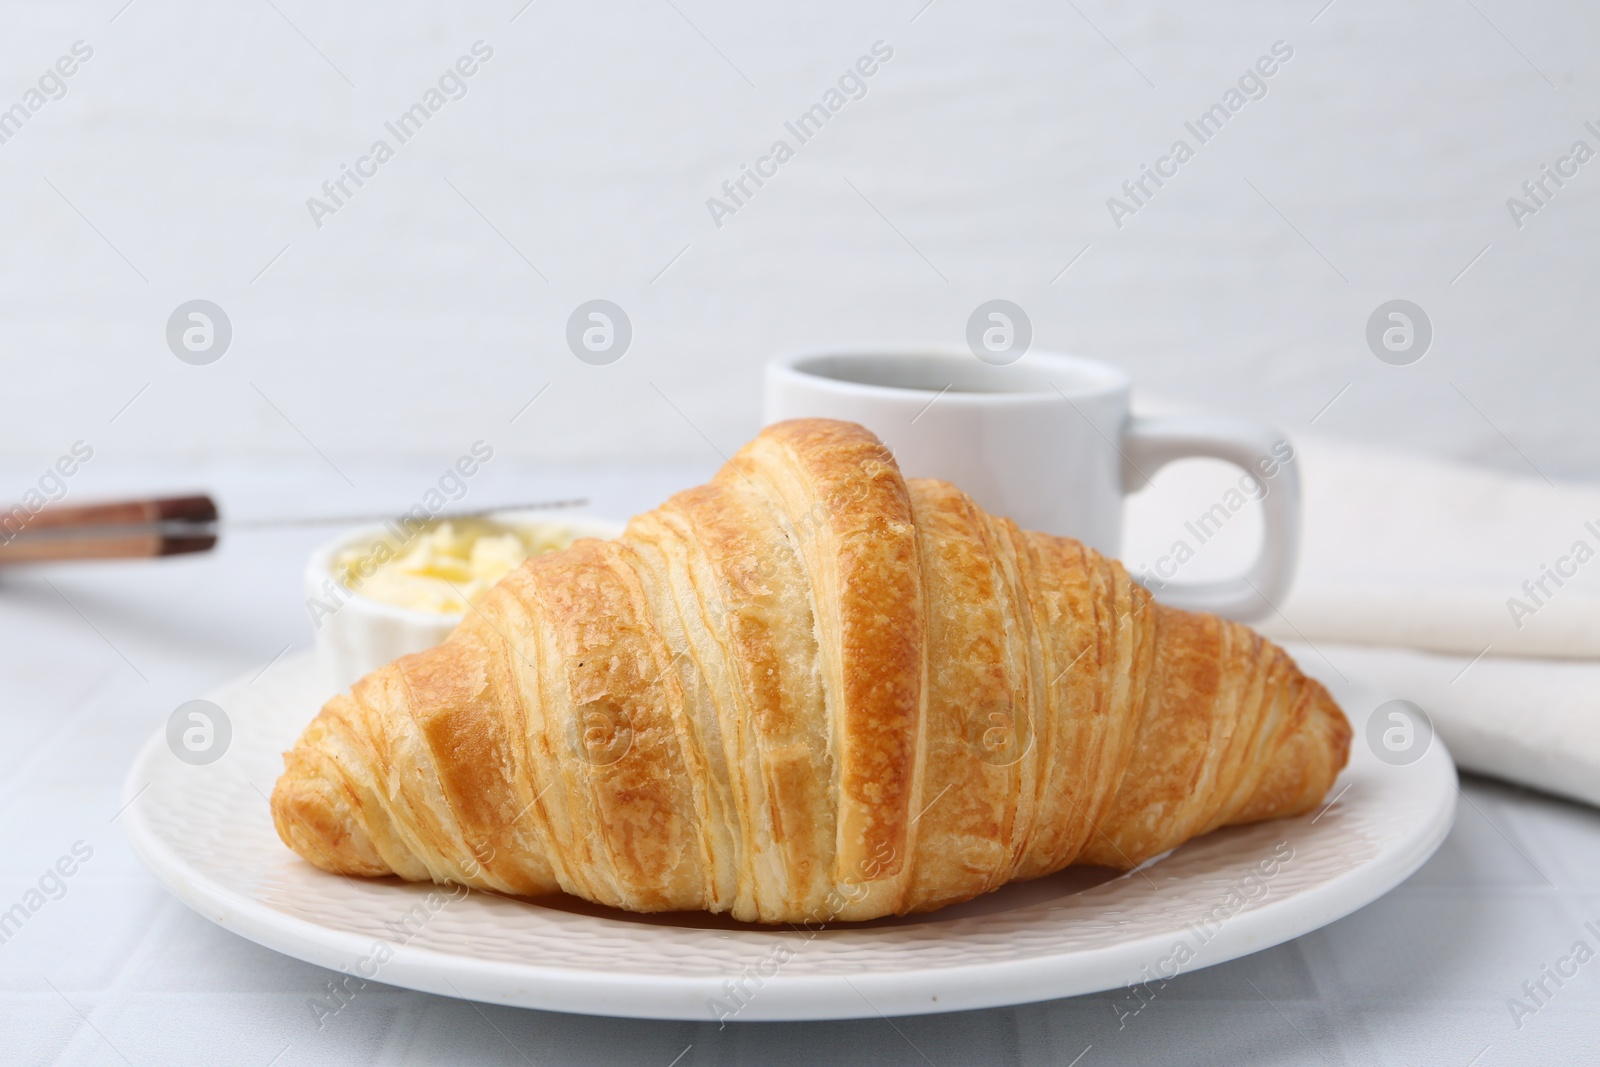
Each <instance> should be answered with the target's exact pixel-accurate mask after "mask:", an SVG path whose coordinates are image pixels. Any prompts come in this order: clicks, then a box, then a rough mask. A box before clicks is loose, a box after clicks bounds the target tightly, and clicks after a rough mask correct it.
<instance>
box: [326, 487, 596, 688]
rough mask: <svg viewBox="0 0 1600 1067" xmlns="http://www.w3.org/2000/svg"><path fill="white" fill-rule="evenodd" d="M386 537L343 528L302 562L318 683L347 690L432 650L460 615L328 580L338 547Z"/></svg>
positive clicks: (546, 523)
mask: <svg viewBox="0 0 1600 1067" xmlns="http://www.w3.org/2000/svg"><path fill="white" fill-rule="evenodd" d="M484 517H485V518H488V519H492V520H493V521H495V522H499V523H504V524H506V525H508V526H518V525H527V526H535V525H536V526H541V527H546V528H554V529H558V530H566V531H568V532H570V533H571V534H572V535H573V536H574V537H598V538H602V539H605V540H610V539H611V538H614V537H616V536H617V535H619V534H621V533H622V529H623V527H624V525H626V524H625V523H620V522H616V521H613V520H611V519H598V518H593V517H588V516H576V515H553V514H551V513H550V512H547V511H502V512H496V513H494V514H492V515H486V516H484ZM386 536H388V533H387V531H386V530H385V529H384V528H383V527H382V526H367V527H363V528H361V529H357V530H347V531H345V532H344V533H342V534H340V535H339V536H338V537H335V538H334V539H333V540H331V541H329V542H328V543H327V544H324V545H322V546H321V547H319V548H318V549H317V550H316V551H314V552H312V553H311V558H310V559H309V560H308V561H307V562H306V570H305V593H306V612H307V614H308V615H309V616H310V618H311V624H312V629H313V630H314V632H315V640H316V649H317V660H318V662H319V664H320V666H321V669H322V673H323V677H324V679H325V680H326V681H327V682H328V684H329V685H330V686H332V687H334V688H336V689H345V688H347V687H348V686H349V685H351V683H353V682H355V681H357V680H358V679H360V678H361V677H362V676H364V675H366V674H369V673H371V672H372V671H375V670H377V669H378V668H379V667H382V666H383V665H384V664H386V663H390V662H392V661H394V660H396V659H399V658H400V657H401V656H404V655H406V654H407V653H410V652H421V651H422V650H423V649H425V648H432V647H433V646H434V645H437V644H439V643H440V642H441V641H443V640H444V639H445V638H446V637H448V636H449V635H450V631H451V630H454V629H455V628H456V624H457V623H459V622H460V621H461V619H462V617H463V616H462V615H460V614H453V615H444V614H440V613H438V612H433V611H417V610H415V609H413V608H402V607H399V606H397V605H394V604H386V603H384V602H383V601H381V600H374V599H372V598H371V597H366V596H362V595H361V593H359V592H356V591H355V590H352V589H350V588H349V587H348V586H346V585H345V584H344V583H343V582H341V581H339V580H338V579H337V578H335V577H334V575H333V558H334V556H335V555H337V554H338V552H339V551H340V550H341V549H344V548H346V547H348V546H350V545H352V544H362V543H367V544H370V543H372V542H374V541H378V540H382V539H383V538H384V537H386ZM330 609H331V610H330Z"/></svg>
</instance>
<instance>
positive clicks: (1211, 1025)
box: [0, 468, 1600, 1067]
mask: <svg viewBox="0 0 1600 1067" xmlns="http://www.w3.org/2000/svg"><path fill="white" fill-rule="evenodd" d="M705 473H706V471H704V470H694V471H687V470H678V471H647V472H638V471H635V472H622V471H614V470H613V471H596V472H590V473H589V474H588V475H577V474H567V475H565V476H563V477H561V478H556V477H550V476H538V475H534V474H526V473H522V474H518V473H515V472H507V473H506V475H505V477H503V478H502V479H501V481H500V484H498V485H497V486H494V487H492V491H493V493H494V499H504V500H511V499H528V498H535V497H540V496H547V495H548V496H565V495H569V494H570V493H572V492H573V491H577V492H580V493H587V494H588V495H590V496H591V497H592V498H593V500H594V508H593V510H594V511H596V512H597V513H600V514H613V515H625V514H627V513H630V512H631V511H633V510H637V509H639V508H642V507H646V506H649V505H651V504H653V503H654V502H656V501H657V500H658V499H659V498H660V497H661V496H662V495H664V493H665V492H667V491H669V490H670V489H671V488H672V487H674V486H678V485H684V484H691V483H692V482H693V481H698V480H699V479H700V478H701V477H703V475H704V474H705ZM351 475H352V478H353V480H354V481H356V483H357V484H358V485H360V486H361V487H362V489H361V491H360V492H359V493H350V492H347V491H346V490H345V489H344V487H343V486H339V487H337V489H336V490H335V489H334V488H331V487H330V485H329V480H328V478H327V472H326V470H325V469H324V470H320V471H319V470H315V469H310V468H308V469H305V470H299V469H294V470H283V469H280V470H257V471H239V470H206V469H200V468H196V469H193V470H186V471H170V470H168V471H154V470H150V471H139V470H125V471H121V472H118V473H117V474H116V476H115V477H114V478H112V479H111V480H110V481H109V482H107V483H103V484H102V486H101V487H100V488H102V489H110V488H115V487H119V486H120V487H122V488H128V489H133V488H136V487H148V486H150V485H174V486H176V485H196V484H207V485H211V486H213V487H215V488H217V489H218V491H219V493H220V495H221V497H222V499H223V502H224V504H225V513H233V514H238V515H243V514H270V513H284V512H287V511H289V510H290V509H291V508H292V509H294V510H296V511H299V512H307V511H313V510H319V509H320V510H322V511H328V510H333V509H335V508H344V509H350V508H355V507H359V506H373V505H377V504H379V503H387V504H389V505H393V504H395V503H397V502H399V501H401V500H407V499H409V498H410V496H411V495H413V493H414V488H412V486H413V483H418V484H420V483H421V482H422V481H424V480H425V479H423V478H421V477H419V476H418V474H417V473H416V472H409V473H407V472H398V471H352V472H351ZM483 492H484V493H488V492H490V488H488V487H486V488H485V489H484V490H483ZM484 499H485V502H487V498H484ZM321 537H322V534H321V533H318V532H316V531H309V532H308V531H297V532H285V533H276V534H260V533H255V534H240V535H237V536H234V537H230V538H228V539H227V540H226V541H225V544H224V546H223V548H222V549H221V550H220V551H219V552H217V553H216V554H214V555H210V556H204V557H195V558H191V559H186V560H172V561H166V562H163V563H160V564H130V565H122V564H111V565H94V566H78V567H71V568H68V567H56V568H51V569H48V570H43V569H41V570H35V571H31V572H28V573H22V572H10V573H4V574H0V680H3V689H0V694H3V698H0V738H3V743H0V909H4V908H8V907H10V905H11V904H12V903H13V902H15V901H18V900H21V899H23V897H24V895H25V894H26V893H27V892H28V891H29V889H30V888H34V887H36V886H37V884H38V881H39V879H40V877H41V875H42V874H43V873H44V872H45V871H46V869H47V868H50V867H52V866H53V865H54V864H55V863H56V862H57V860H58V859H59V858H60V857H62V856H63V855H66V854H69V853H70V850H71V849H72V846H73V845H74V843H75V842H80V841H81V842H83V843H84V846H87V847H88V848H92V849H93V855H92V857H91V858H90V859H88V860H87V861H86V862H84V863H82V864H81V867H80V868H79V869H78V870H77V871H76V873H74V874H73V875H72V877H70V878H68V879H65V880H64V884H65V887H66V891H65V894H64V895H62V896H61V897H60V898H59V899H52V900H49V901H48V903H46V904H45V905H44V906H43V907H42V908H40V909H39V910H38V911H37V912H36V913H35V914H34V915H33V916H32V917H31V918H30V919H29V921H28V922H27V923H26V924H25V925H24V926H23V927H22V928H21V929H19V930H17V931H16V932H15V933H13V934H12V935H11V936H10V938H9V939H8V940H7V941H6V942H5V943H3V944H0V1063H6V1064H10V1063H30V1064H31V1063H48V1062H62V1063H71V1064H79V1063H95V1064H99V1063H109V1064H119V1063H123V1062H127V1063H131V1064H139V1065H144V1064H181V1063H195V1064H221V1063H227V1064H258V1065H266V1064H269V1063H275V1064H277V1065H278V1067H290V1065H295V1064H314V1063H336V1062H355V1063H367V1062H373V1063H408V1064H409V1063H418V1064H420V1063H451V1064H464V1063H485V1064H524V1063H534V1064H539V1065H541V1067H542V1065H545V1064H557V1063H559V1064H566V1063H581V1064H604V1065H611V1064H642V1065H645V1067H668V1065H669V1064H677V1065H679V1067H689V1065H697V1064H713V1063H715V1064H732V1063H751V1064H788V1063H792V1064H819V1063H894V1064H901V1063H904V1064H924V1063H932V1064H938V1065H944V1064H959V1063H985V1064H987V1063H1011V1062H1018V1063H1030V1064H1032V1063H1038V1064H1063V1065H1065V1064H1069V1063H1074V1062H1075V1063H1077V1064H1078V1065H1080V1067H1095V1065H1099V1064H1109V1063H1128V1064H1153V1063H1184V1064H1202V1063H1214V1064H1228V1065H1232V1064H1238V1063H1245V1062H1249V1063H1296V1064H1298V1063H1305V1064H1324V1063H1352V1064H1417V1063H1440V1064H1452V1065H1459V1067H1466V1065H1467V1064H1477V1065H1482V1067H1489V1065H1495V1064H1511V1063H1527V1064H1577V1063H1594V1062H1600V959H1597V960H1594V961H1592V962H1590V963H1589V964H1587V965H1586V966H1584V967H1582V968H1581V969H1580V971H1579V973H1578V975H1577V977H1575V978H1572V979H1568V980H1567V981H1566V984H1565V986H1564V987H1562V988H1560V989H1556V988H1555V986H1554V985H1553V984H1552V983H1549V982H1548V980H1547V981H1546V984H1547V986H1548V987H1549V988H1550V989H1551V990H1552V991H1553V992H1554V994H1555V995H1554V996H1553V998H1551V999H1550V1000H1549V1002H1548V1003H1547V1006H1545V1007H1543V1008H1541V1009H1540V1010H1539V1011H1538V1012H1537V1013H1536V1014H1534V1015H1532V1016H1530V1017H1526V1018H1524V1019H1523V1020H1522V1025H1521V1026H1520V1028H1519V1027H1518V1026H1517V1025H1516V1024H1515V1022H1514V1021H1513V1018H1512V1014H1511V1011H1510V1009H1509V1007H1508V999H1509V998H1511V997H1513V996H1521V995H1522V991H1521V986H1522V983H1523V982H1524V981H1530V980H1532V981H1537V980H1538V979H1539V978H1540V972H1541V968H1543V967H1545V966H1547V965H1550V966H1553V965H1554V964H1555V962H1556V961H1557V960H1558V959H1559V958H1561V957H1562V956H1565V955H1567V954H1568V953H1569V952H1570V951H1571V949H1572V946H1573V944H1574V942H1575V941H1577V940H1579V939H1584V940H1586V941H1588V942H1589V944H1590V946H1591V947H1592V948H1595V949H1600V939H1596V938H1595V937H1594V936H1593V935H1590V934H1588V933H1587V932H1586V931H1585V930H1584V929H1583V924H1584V922H1585V921H1594V922H1595V923H1596V925H1597V926H1600V812H1596V811H1594V810H1592V809H1589V808H1585V807H1581V806H1578V805H1574V804H1568V803H1565V802H1562V801H1558V800H1552V799H1548V798H1545V797H1541V796H1538V795H1536V794H1533V793H1530V792H1526V791H1523V790H1519V789H1514V788H1510V787H1506V786H1502V785H1499V784H1494V783H1490V782H1486V781H1481V780H1473V779H1468V780H1467V781H1466V782H1465V790H1464V792H1465V798H1466V802H1463V803H1462V804H1461V807H1460V814H1459V817H1458V821H1457V824H1456V827H1455V830H1454V831H1453V832H1452V834H1451V835H1450V838H1449V840H1448V841H1446V843H1445V845H1444V847H1443V848H1442V849H1441V850H1440V852H1439V853H1438V855H1436V856H1435V857H1434V859H1433V860H1432V861H1431V862H1430V863H1429V864H1428V865H1427V866H1426V867H1424V868H1423V869H1422V870H1421V871H1420V872H1418V873H1417V874H1416V875H1415V876H1414V877H1412V878H1411V879H1410V880H1409V881H1408V882H1406V883H1405V884H1404V885H1402V886H1400V887H1399V888H1398V889H1396V890H1395V891H1394V892H1393V893H1391V894H1390V895H1388V896H1387V897H1385V898H1384V899H1382V900H1380V901H1378V902H1377V903H1375V904H1373V905H1371V906H1369V907H1367V908H1365V909H1363V910H1362V911H1360V912H1358V913H1356V914H1355V915H1352V916H1350V917H1348V918H1346V919H1343V920H1341V921H1339V922H1337V923H1334V924H1333V925H1331V926H1329V927H1327V928H1325V929H1323V930H1320V931H1317V932H1315V933H1313V934H1310V935H1307V936H1306V937H1303V938H1300V939H1299V940H1297V941H1294V942H1291V943H1289V944H1286V945H1281V946H1279V947H1277V948H1274V949H1270V950H1268V951H1265V952H1262V953H1259V954H1257V955H1255V956H1251V957H1247V958H1245V959H1241V960H1237V961H1235V962H1233V963H1229V964H1224V965H1222V966H1219V967H1214V968H1211V969H1209V970H1204V971H1199V972H1195V973H1192V974H1187V975H1184V976H1183V977H1181V978H1179V979H1177V980H1176V981H1174V982H1172V983H1171V984H1170V985H1169V986H1167V987H1166V988H1165V989H1163V990H1162V991H1161V993H1160V995H1159V997H1158V999H1157V1000H1156V1001H1154V1002H1153V1003H1152V1004H1151V1005H1150V1006H1149V1007H1147V1008H1146V1009H1145V1010H1144V1011H1143V1012H1141V1013H1140V1014H1139V1015H1138V1016H1137V1017H1134V1018H1131V1019H1129V1020H1127V1025H1126V1027H1125V1028H1123V1029H1121V1030H1120V1031H1119V1029H1118V1025H1117V1016H1116V1014H1115V1013H1114V1012H1113V1010H1112V1007H1111V1004H1112V1001H1113V1000H1114V999H1115V997H1114V995H1112V994H1107V995H1102V996H1089V997H1080V998H1076V999H1071V1000H1062V1001H1053V1002H1048V1003H1043V1004H1035V1005H1029V1006H1025V1007H1020V1008H1014V1009H1006V1010H994V1011H983V1012H969V1013H962V1014H954V1015H939V1016H923V1017H918V1018H907V1019H896V1020H893V1021H892V1022H891V1021H887V1020H884V1019H867V1020H859V1021H853V1022H832V1023H812V1024H770V1023H769V1024H743V1025H734V1026H729V1027H728V1028H727V1029H724V1030H721V1031H719V1030H717V1028H716V1027H715V1026H714V1025H711V1024H709V1023H708V1024H694V1023H676V1022H662V1023H655V1022H639V1021H629V1020H610V1019H600V1018H590V1017H583V1016H569V1015H556V1014H550V1013H544V1012H537V1011H526V1010H518V1009H511V1008H502V1007H490V1006H485V1005H475V1004H470V1003H466V1002H463V1001H456V1000H450V999H446V998H443V997H437V996H430V995H425V994H421V993H414V992H409V991H406V990H401V989H391V988H388V987H383V986H374V987H371V988H369V989H368V990H367V991H365V992H364V993H363V994H362V995H361V996H359V997H357V998H356V999H355V1001H354V1002H353V1003H352V1004H351V1005H350V1006H349V1007H347V1008H346V1009H345V1010H344V1011H343V1012H341V1013H340V1014H339V1015H338V1016H337V1017H335V1018H333V1019H331V1020H329V1021H327V1023H326V1025H325V1026H324V1027H323V1028H322V1029H321V1030H319V1029H318V1028H317V1021H316V1017H315V1015H314V1014H313V1012H312V1010H311V1008H310V1006H309V1002H310V1000H311V999H312V998H314V997H316V996H318V995H320V994H321V992H322V991H323V983H324V982H325V981H326V980H327V979H328V977H329V972H326V971H324V970H322V969H320V968H317V967H313V966H310V965H308V964H304V963H301V962H299V961H297V960H294V959H290V958H289V957H286V956H280V955H278V954H276V953H274V952H271V951H269V950H267V949H264V948H260V947H258V946H256V945H254V944H252V943H250V942H248V941H245V940H243V939H241V938H238V937H235V936H234V935H232V934H229V933H227V932H226V931H224V930H222V929H221V928H219V927H217V926H214V925H212V924H211V923H210V922H208V921H207V920H205V919H203V918H201V917H200V916H199V915H197V914H195V913H194V912H192V911H190V910H189V909H188V908H186V907H185V906H183V905H182V904H180V903H178V902H177V901H176V900H175V899H173V898H172V897H171V896H169V895H168V894H167V892H166V890H165V889H163V888H162V887H161V885H160V884H158V883H157V882H156V881H155V879H154V878H153V877H151V876H150V875H149V874H148V873H147V872H146V871H145V870H144V868H143V867H142V866H141V865H140V863H139V861H138V860H137V859H135V858H134V857H133V855H132V853H131V852H130V850H129V848H128V846H127V844H126V842H125V840H124V839H123V837H122V834H121V831H120V830H119V828H118V827H117V826H116V825H115V824H114V823H113V822H112V818H113V816H114V815H115V814H116V813H117V811H118V806H119V803H120V799H119V795H120V790H121V783H122V778H123V774H124V772H125V770H126V768H127V765H128V763H129V761H130V759H131V758H132V755H133V753H134V751H135V749H136V748H137V746H138V745H139V744H140V743H141V742H142V741H143V740H144V739H145V738H146V737H147V736H148V735H149V734H150V733H151V732H152V731H153V730H154V729H156V728H157V726H159V725H160V724H161V723H162V722H163V721H164V720H165V718H166V716H167V715H168V714H169V713H170V711H171V710H172V709H173V708H174V707H176V706H177V705H178V704H179V703H181V702H183V701H184V700H187V699H190V698H192V697H195V696H197V695H199V694H200V693H202V692H204V691H205V690H207V689H209V688H210V687H212V686H214V685H216V684H217V683H219V682H221V681H224V680H226V679H227V678H229V677H232V676H235V675H237V674H240V673H243V672H246V671H254V670H260V669H261V668H262V667H263V666H265V665H266V664H268V663H269V662H270V661H271V660H272V659H273V658H274V657H275V656H277V655H278V653H279V652H280V650H282V649H283V648H284V647H285V646H286V645H293V646H295V647H300V646H303V645H306V644H308V643H309V627H308V625H307V622H306V619H305V616H304V610H303V607H302V605H301V603H300V596H299V593H298V589H299V571H300V567H301V564H302V561H303V559H304V556H305V553H306V551H307V550H309V548H310V547H311V546H312V545H313V544H315V543H316V542H317V541H318V540H320V539H321ZM1463 684H1466V682H1465V681H1464V682H1463ZM82 851H83V847H82V846H80V853H81V852H82ZM1253 987H1255V988H1253ZM1257 989H1259V990H1260V992H1257ZM1263 994H1264V995H1265V997H1264V996H1263ZM1265 998H1270V1001H1269V1000H1268V999H1265ZM1080 1056H1081V1058H1079V1059H1076V1060H1075V1059H1074V1058H1075V1057H1080Z"/></svg>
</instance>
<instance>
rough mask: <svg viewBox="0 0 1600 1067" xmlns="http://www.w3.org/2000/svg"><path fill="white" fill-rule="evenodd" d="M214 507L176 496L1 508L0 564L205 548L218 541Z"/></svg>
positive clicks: (149, 554)
mask: <svg viewBox="0 0 1600 1067" xmlns="http://www.w3.org/2000/svg"><path fill="white" fill-rule="evenodd" d="M216 522H217V505H216V504H215V503H214V502H213V501H212V499H211V498H210V497H209V496H176V497H162V498H158V499H150V500H123V501H113V502H110V503H105V504H83V505H78V506H75V507H68V508H45V509H44V510H42V511H39V512H36V513H34V514H31V515H30V514H27V513H26V512H25V511H24V510H23V509H20V508H14V509H12V511H10V512H0V564H8V563H45V562H50V561H57V560H86V559H151V558H155V557H158V556H176V555H183V554H186V553H190V552H205V551H207V550H209V549H211V548H213V547H214V546H215V545H216V543H217V535H216V529H215V523H216Z"/></svg>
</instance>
